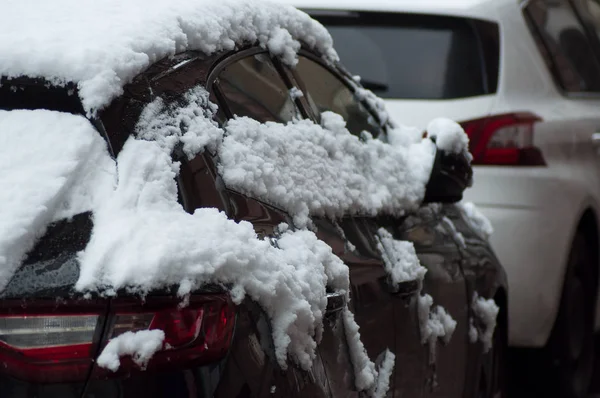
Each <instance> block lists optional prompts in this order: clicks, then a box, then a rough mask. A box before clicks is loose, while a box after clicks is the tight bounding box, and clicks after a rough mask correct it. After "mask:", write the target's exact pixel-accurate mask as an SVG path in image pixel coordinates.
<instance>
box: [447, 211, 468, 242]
mask: <svg viewBox="0 0 600 398" xmlns="http://www.w3.org/2000/svg"><path fill="white" fill-rule="evenodd" d="M442 222H443V223H444V224H445V225H446V226H447V227H448V229H449V231H450V233H451V234H452V236H453V237H454V241H455V242H456V243H457V244H458V245H459V246H460V247H462V248H463V249H465V248H466V247H467V243H466V242H465V237H464V236H463V234H461V233H460V232H458V230H457V229H456V226H455V225H454V223H453V222H452V220H451V219H449V218H448V217H446V216H443V217H442Z"/></svg>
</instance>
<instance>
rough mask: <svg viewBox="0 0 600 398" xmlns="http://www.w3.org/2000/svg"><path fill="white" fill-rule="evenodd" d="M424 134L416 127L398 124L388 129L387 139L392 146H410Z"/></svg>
mask: <svg viewBox="0 0 600 398" xmlns="http://www.w3.org/2000/svg"><path fill="white" fill-rule="evenodd" d="M423 136H424V132H423V131H422V130H420V129H418V128H417V127H410V126H404V125H399V126H397V127H395V128H391V129H388V132H387V141H388V142H389V143H390V145H392V146H410V145H411V144H418V143H419V142H420V141H421V140H422V139H423Z"/></svg>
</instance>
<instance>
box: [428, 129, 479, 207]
mask: <svg viewBox="0 0 600 398" xmlns="http://www.w3.org/2000/svg"><path fill="white" fill-rule="evenodd" d="M425 135H426V136H427V137H429V139H431V140H432V141H433V142H435V145H436V148H437V151H436V154H435V159H434V163H433V167H432V170H431V176H430V177H429V182H428V183H427V186H426V187H425V198H424V200H423V202H424V203H432V202H441V203H454V202H458V201H460V200H462V196H463V192H464V190H465V189H466V188H468V187H470V186H471V185H472V184H473V169H472V167H471V160H472V156H471V154H470V153H469V149H468V148H469V137H468V136H467V135H466V134H465V132H464V130H463V129H462V127H461V126H460V125H459V124H458V123H456V122H454V121H452V120H449V119H446V118H438V119H434V120H432V121H431V122H430V123H429V125H428V126H427V132H426V133H425Z"/></svg>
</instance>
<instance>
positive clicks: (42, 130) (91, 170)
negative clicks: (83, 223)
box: [0, 110, 116, 289]
mask: <svg viewBox="0 0 600 398" xmlns="http://www.w3.org/2000/svg"><path fill="white" fill-rule="evenodd" d="M0 132H1V134H0V204H1V206H0V225H1V226H2V228H0V289H3V288H4V287H5V286H6V284H7V283H8V281H9V279H10V278H11V277H12V274H13V272H14V271H15V269H16V268H17V267H18V266H19V265H20V263H21V261H22V260H23V258H24V256H25V255H26V253H27V252H28V251H29V250H31V249H32V248H33V246H34V244H35V242H36V240H37V239H38V238H39V237H41V236H42V235H43V234H44V231H45V229H46V227H47V226H48V225H49V224H50V223H51V222H53V221H56V220H59V219H62V218H69V217H72V216H74V215H76V214H78V213H82V212H85V211H88V210H91V209H92V208H93V207H95V206H96V205H97V204H98V203H101V202H102V201H103V200H104V199H105V198H106V197H107V196H108V195H109V194H110V192H111V191H112V187H113V186H114V184H115V176H116V172H115V167H114V161H113V160H112V159H111V158H110V156H109V154H108V150H107V148H106V144H105V141H104V140H103V139H102V138H101V137H100V136H99V135H98V133H97V132H96V130H95V129H94V128H93V127H92V126H91V124H90V123H89V122H88V121H87V120H86V119H84V118H83V117H80V116H75V115H71V114H67V113H60V112H53V111H46V110H34V111H30V110H15V111H2V110H0Z"/></svg>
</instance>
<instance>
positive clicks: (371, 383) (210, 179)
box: [0, 0, 508, 398]
mask: <svg viewBox="0 0 600 398" xmlns="http://www.w3.org/2000/svg"><path fill="white" fill-rule="evenodd" d="M2 8H3V12H2V13H0V26H2V30H1V31H0V32H1V33H0V54H2V57H0V395H1V396H2V397H3V398H4V397H7V398H13V397H22V396H24V395H25V396H36V397H61V398H69V397H142V396H143V397H190V396H195V397H210V396H217V397H234V396H235V397H262V396H279V397H332V396H333V397H339V396H373V397H384V396H409V397H417V396H426V395H427V396H430V395H432V396H451V397H457V396H463V397H481V396H483V397H489V398H491V397H496V396H498V393H500V394H501V396H504V395H503V393H504V391H503V388H504V372H503V366H502V364H503V361H502V358H503V356H504V355H505V348H506V338H507V326H508V325H507V305H506V294H507V285H506V276H505V274H504V271H503V269H502V267H501V266H500V264H499V263H498V261H497V259H496V257H495V256H494V254H493V252H492V250H491V249H490V247H489V245H488V244H487V241H486V239H485V235H486V234H487V233H488V232H489V225H488V224H487V220H486V219H485V218H483V217H482V216H481V215H480V214H479V213H478V212H477V210H476V209H475V208H474V207H473V206H471V205H468V204H456V202H457V201H459V200H460V199H461V197H462V192H463V190H464V188H465V187H466V186H467V185H469V184H470V181H471V177H472V171H471V167H470V154H469V153H468V151H467V147H466V145H467V138H466V135H465V134H464V131H462V129H461V128H460V127H459V126H458V125H456V124H455V123H453V122H450V121H448V120H444V119H436V120H434V121H433V122H432V123H431V124H430V125H429V128H428V135H427V137H423V135H422V134H421V132H419V131H414V130H410V129H409V130H407V129H402V128H397V127H394V125H393V122H391V121H390V120H389V118H388V115H387V113H386V111H385V108H384V107H383V105H382V100H380V99H379V98H377V97H375V96H374V95H373V94H372V93H371V92H369V91H368V90H365V89H364V88H363V87H362V86H361V85H360V84H358V83H357V82H355V81H354V80H353V79H352V77H351V75H349V74H348V73H347V72H345V71H344V70H343V69H342V67H341V65H340V64H339V63H338V57H337V53H336V52H335V50H334V49H333V47H332V40H331V37H330V36H329V34H328V32H327V31H326V29H325V28H323V26H322V25H320V24H318V23H317V22H316V21H314V20H313V19H311V18H310V17H309V16H308V15H306V14H304V13H302V12H300V11H298V10H296V9H295V8H293V7H289V6H283V7H282V6H281V5H280V4H276V3H271V2H262V1H241V0H219V1H216V0H205V1H195V2H190V1H189V0H171V1H168V2H165V1H156V0H153V1H148V0H129V1H122V0H118V1H117V0H102V1H98V0H94V1H92V0H86V1H82V0H56V1H53V2H43V1H34V0H29V1H23V0H18V1H16V0H14V1H13V0H8V1H7V2H5V3H4V4H3V6H2Z"/></svg>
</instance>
